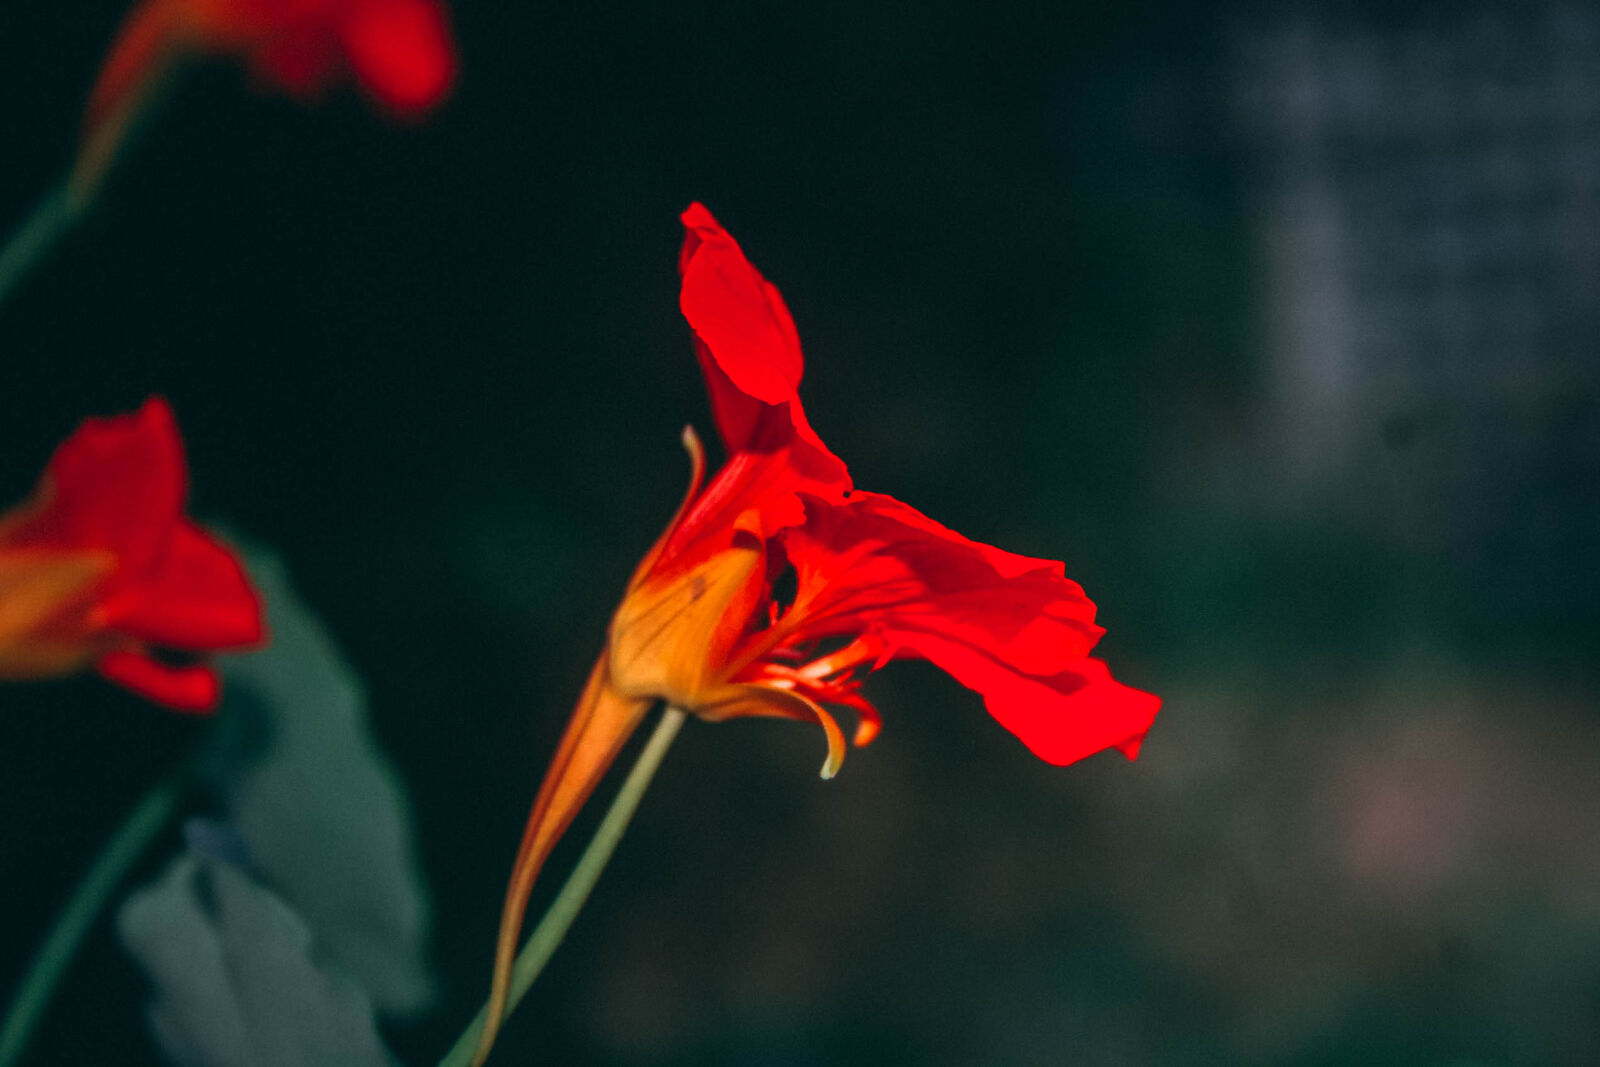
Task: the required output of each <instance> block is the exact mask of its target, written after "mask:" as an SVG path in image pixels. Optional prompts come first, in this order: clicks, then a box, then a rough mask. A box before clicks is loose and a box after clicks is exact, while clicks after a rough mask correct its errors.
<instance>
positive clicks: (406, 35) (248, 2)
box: [86, 0, 456, 131]
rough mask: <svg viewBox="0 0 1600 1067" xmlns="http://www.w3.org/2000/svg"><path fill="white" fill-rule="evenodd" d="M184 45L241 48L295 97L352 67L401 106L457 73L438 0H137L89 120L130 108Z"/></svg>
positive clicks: (428, 95) (404, 110)
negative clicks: (138, 0)
mask: <svg viewBox="0 0 1600 1067" xmlns="http://www.w3.org/2000/svg"><path fill="white" fill-rule="evenodd" d="M184 53H222V54H226V55H232V56H237V57H238V58H240V59H241V60H243V61H244V62H245V63H246V64H247V65H248V66H249V68H250V69H251V71H252V72H253V73H254V74H256V75H257V76H258V77H260V78H262V79H263V80H264V81H266V82H269V83H270V84H272V85H275V86H277V87H279V88H281V89H283V90H284V91H286V92H289V93H291V94H293V95H295V96H300V97H312V96H315V95H317V94H318V93H320V92H322V91H323V90H324V89H325V88H326V87H327V86H328V85H329V84H330V83H331V82H332V81H333V80H334V79H335V78H336V77H337V76H339V75H341V74H343V73H345V72H348V73H349V74H351V75H352V76H353V77H354V78H355V80H356V81H357V82H358V83H359V84H360V85H361V87H362V88H363V89H365V90H366V91H367V92H368V93H370V94H371V95H372V97H373V98H374V99H375V100H377V101H378V102H379V103H380V104H382V105H383V106H384V107H386V108H388V109H389V110H390V111H393V112H395V113H397V114H400V115H415V114H419V113H421V112H423V111H426V110H428V109H429V108H431V107H433V106H434V105H435V104H437V103H439V102H440V101H441V100H442V99H444V96H445V94H446V93H447V92H448V91H449V89H450V85H451V83H452V82H453V81H454V79H455V74H456V50H455V43H454V41H453V39H452V38H451V35H450V26H449V20H448V19H447V17H446V15H445V10H444V8H443V6H442V5H441V4H440V3H439V0H142V2H141V3H139V4H138V6H137V7H135V8H134V9H133V11H132V12H131V13H130V14H129V15H128V18H127V20H126V21H125V22H124V23H123V26H122V30H121V32H120V33H119V34H118V35H117V39H116V41H115V42H114V43H113V44H112V46H111V52H110V54H109V55H108V56H107V57H106V62H105V65H104V66H103V67H102V68H101V71H100V77H99V79H98V80H97V81H96V83H95V87H94V90H93V92H91V94H90V97H89V108H88V115H87V122H86V126H87V128H88V129H89V130H90V131H94V130H96V129H98V128H99V127H101V126H102V124H104V123H106V122H107V121H108V120H111V119H113V118H115V117H116V116H117V115H118V113H119V112H122V111H124V110H126V109H128V108H130V107H131V105H132V104H133V103H134V102H135V101H137V100H138V99H139V98H141V97H142V96H143V95H144V93H145V91H146V90H147V89H148V88H149V87H150V86H151V84H152V83H153V82H154V81H155V79H156V76H157V75H159V74H160V73H161V72H163V71H164V70H166V69H167V67H168V66H169V65H170V63H171V62H172V61H173V60H174V59H176V58H177V57H179V56H180V55H182V54H184ZM120 124H121V123H120V120H119V121H117V122H115V123H113V125H116V126H120Z"/></svg>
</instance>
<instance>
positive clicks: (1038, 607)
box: [480, 204, 1160, 1055]
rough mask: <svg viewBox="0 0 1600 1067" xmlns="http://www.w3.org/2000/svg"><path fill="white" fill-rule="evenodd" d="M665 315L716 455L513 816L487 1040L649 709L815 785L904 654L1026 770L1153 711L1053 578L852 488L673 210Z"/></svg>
mask: <svg viewBox="0 0 1600 1067" xmlns="http://www.w3.org/2000/svg"><path fill="white" fill-rule="evenodd" d="M683 223H684V226H685V227H686V229H687V234H686V236H685V240H684V245H683V251H682V254H681V256H680V260H679V269H680V271H681V273H682V275H683V288H682V294H681V298H680V303H681V307H682V309H683V314H684V316H685V318H687V319H688V321H689V326H690V327H691V329H692V330H693V331H694V339H695V348H696V351H697V353H698V355H699V360H700V368H701V370H702V372H703V373H704V376H705V380H706V386H707V389H708V390H709V392H710V396H711V406H712V411H713V414H714V415H715V417H716V422H717V427H718V429H719V430H720V431H721V436H722V441H723V444H724V446H725V447H726V449H727V452H728V460H727V462H726V463H725V464H724V465H723V467H722V469H721V470H720V471H718V472H717V474H716V476H715V477H714V478H712V480H711V482H710V484H709V485H707V486H705V488H704V489H703V490H702V488H701V479H702V476H703V472H704V466H705V464H704V458H703V454H702V451H701V448H700V445H699V442H698V441H697V440H696V439H695V437H694V435H693V432H692V431H686V433H685V444H686V445H687V447H688V449H689V452H690V455H691V458H692V460H693V476H692V478H691V481H690V486H689V491H688V495H687V496H686V497H685V499H684V502H683V505H682V506H681V508H680V509H679V513H678V515H677V516H676V517H675V518H674V519H673V520H672V522H671V523H670V524H669V525H668V527H667V529H666V531H665V532H664V533H663V534H662V535H661V538H660V539H659V540H658V541H657V542H656V544H655V546H654V547H653V548H651V549H650V551H649V552H648V553H646V555H645V558H644V560H643V562H641V563H640V564H639V567H638V569H637V570H636V571H635V573H634V575H633V579H632V581H630V582H629V583H628V588H627V591H626V593H625V594H624V596H623V599H622V603H621V605H620V606H619V607H618V609H617V611H616V614H615V615H614V616H613V618H612V622H611V627H610V635H609V641H608V642H607V646H606V649H605V651H604V653H602V655H601V657H600V660H599V662H598V663H597V664H596V665H595V667H594V670H593V672H592V673H591V675H590V678H589V683H588V686H587V688H586V689H585V692H584V694H583V697H582V698H581V699H580V700H579V703H578V708H577V711H576V712H575V713H574V715H573V718H572V721H571V723H570V724H569V725H568V727H567V730H566V733H565V735H564V736H563V738H562V740H561V743H560V746H559V748H558V750H557V752H556V755H555V758H554V759H553V760H552V762H551V764H550V770H549V771H548V772H547V773H546V776H545V780H544V782H543V784H542V785H541V787H540V790H539V794H538V797H537V799H536V800H535V802H534V807H533V813H532V815H531V816H530V818H529V821H528V825H527V829H526V831H525V833H524V837H523V841H522V847H521V849H520V851H519V854H518V856H517V860H516V864H515V868H514V870H513V874H512V881H511V885H510V888H509V889H508V891H507V896H506V904H505V910H504V913H503V917H502V926H501V931H500V941H499V945H498V954H497V958H496V967H495V985H494V990H493V993H492V995H491V1002H490V1004H491V1007H490V1015H489V1025H488V1026H487V1027H486V1028H485V1031H484V1034H485V1036H484V1041H483V1043H482V1044H481V1045H480V1050H481V1051H480V1055H481V1052H482V1051H486V1050H487V1048H488V1045H489V1043H490V1042H491V1041H492V1040H493V1036H494V1030H495V1027H496V1026H497V1025H498V1022H499V1018H500V1014H501V1010H502V1007H503V1003H504V997H505V993H506V989H507V983H508V978H509V972H510V965H511V961H512V958H513V955H514V950H515V946H516V939H517V934H518V931H519V930H520V928H521V924H522V917H523V909H524V908H525V906H526V901H527V897H528V892H529V890H530V889H531V887H532V884H533V879H534V877H535V876H536V874H537V873H538V870H539V867H540V866H541V865H542V864H543V862H544V860H545V857H546V856H547V855H548V854H549V852H550V849H551V848H552V847H553V846H554V844H555V841H556V839H557V838H558V837H559V836H560V835H561V834H562V832H563V831H564V830H565V829H566V827H567V826H568V825H569V824H570V822H571V820H572V818H573V816H574V815H575V814H576V812H577V811H578V809H579V807H581V805H582V804H583V802H584V801H585V800H586V799H587V798H588V796H589V794H590V793H591V792H592V791H593V789H594V787H595V785H596V783H597V782H598V781H599V779H600V777H601V776H602V775H603V774H604V772H605V770H606V768H607V767H608V766H609V765H610V763H611V761H612V760H613V759H614V758H615V757H616V754H617V752H618V751H619V750H620V748H621V747H622V745H623V743H624V742H625V741H626V740H627V739H628V737H629V736H630V735H631V734H632V732H633V730H634V729H635V727H636V726H637V725H638V723H639V721H640V719H641V718H642V716H643V715H644V713H645V711H646V710H647V709H648V708H649V707H650V705H651V704H653V703H654V702H656V701H658V700H660V701H665V702H667V703H668V704H670V705H673V706H676V707H678V708H681V709H683V710H685V711H689V712H693V713H694V714H696V715H698V716H699V717H700V718H702V719H708V720H711V721H721V720H725V719H731V718H737V717H743V716H760V717H775V718H788V719H799V720H803V721H807V722H814V723H817V724H819V725H820V726H821V727H822V729H823V730H824V732H825V734H826V737H827V743H828V755H827V759H826V761H825V762H824V764H823V768H822V774H823V777H831V776H832V775H833V773H834V772H835V771H836V770H837V769H838V767H839V764H840V762H841V761H842V760H843V758H844V752H845V742H844V735H843V734H842V732H841V731H840V730H839V727H838V726H837V725H836V723H835V722H834V719H833V716H832V715H831V714H830V713H829V712H828V711H827V710H826V709H825V705H829V704H832V705H837V706H842V707H846V708H850V709H852V710H854V711H855V712H856V713H857V716H858V722H857V726H856V730H855V742H856V744H858V745H862V744H866V743H867V742H868V741H870V740H871V739H872V738H873V737H874V736H875V735H876V734H877V732H878V725H879V718H878V714H877V712H876V710H874V708H873V707H872V705H871V704H869V703H868V702H867V700H866V699H865V697H863V696H862V694H861V692H860V675H861V674H863V673H866V672H869V671H872V670H875V669H877V668H878V667H880V666H882V665H883V664H884V663H886V662H888V661H889V660H892V659H924V660H928V661H930V662H932V663H933V664H934V665H936V666H938V667H940V668H942V669H943V670H944V671H945V672H947V673H948V674H950V675H951V676H952V677H954V678H955V679H956V680H957V681H959V682H961V683H962V684H963V685H965V686H967V687H968V688H970V689H973V690H976V691H977V692H979V693H981V694H982V695H983V698H984V703H985V704H986V706H987V707H988V709H989V713H990V714H991V715H993V716H994V717H995V719H997V720H998V721H999V722H1000V723H1001V725H1003V726H1004V727H1005V728H1006V729H1008V730H1010V731H1011V732H1012V733H1014V734H1015V735H1016V736H1017V737H1018V738H1019V739H1021V741H1022V742H1023V744H1025V745H1027V746H1028V748H1029V749H1031V750H1032V751H1033V752H1034V753H1035V754H1036V755H1038V756H1040V757H1041V758H1043V759H1045V760H1047V761H1049V762H1051V763H1056V764H1066V763H1071V762H1073V761H1074V760H1078V759H1082V758H1083V757H1085V756H1088V755H1091V754H1093V753H1095V752H1099V751H1101V750H1103V749H1107V748H1115V749H1118V750H1120V751H1121V752H1123V753H1124V754H1125V755H1127V756H1129V757H1130V758H1131V757H1133V756H1134V755H1135V754H1136V753H1137V752H1138V749H1139V744H1140V741H1141V740H1142V739H1143V737H1144V734H1145V731H1146V730H1148V729H1149V727H1150V724H1151V722H1152V720H1153V719H1154V718H1155V714H1156V711H1157V709H1158V708H1159V706H1160V700H1159V699H1158V698H1156V697H1154V696H1152V695H1151V694H1149V693H1144V692H1140V691H1139V690H1136V689H1131V688H1129V687H1127V686H1124V685H1122V684H1121V683H1119V682H1116V681H1114V680H1113V679H1112V677H1111V674H1110V672H1109V671H1108V670H1107V669H1106V666H1105V664H1104V663H1102V662H1101V661H1099V660H1097V659H1093V658H1091V657H1090V656H1089V651H1090V649H1091V648H1093V647H1094V644H1095V642H1096V641H1097V640H1099V638H1100V635H1101V633H1102V632H1103V631H1102V630H1101V629H1100V627H1098V626H1096V625H1095V624H1094V605H1093V604H1092V603H1091V602H1090V601H1089V599H1088V598H1087V597H1086V596H1085V595H1084V593H1083V590H1082V588H1080V587H1079V586H1078V584H1077V583H1076V582H1073V581H1071V580H1070V579H1068V578H1067V577H1066V576H1065V575H1064V573H1063V569H1062V565H1061V564H1060V563H1056V562H1052V561H1050V560H1041V559H1031V558H1029V557H1026V556H1019V555H1015V554H1013V553H1010V552H1006V551H1003V550H1001V549H998V548H993V547H991V546H989V545H985V544H980V543H978V542H976V541H970V540H968V539H967V538H965V537H962V536H961V535H960V534H958V533H955V532H954V531H952V530H948V529H946V528H945V527H943V526H941V525H939V524H938V523H936V522H934V521H933V520H932V519H929V518H927V517H926V516H924V515H923V514H921V513H920V512H918V511H916V510H915V509H913V508H911V507H909V506H907V505H905V504H902V503H900V502H899V501H898V500H895V499H894V498H892V497H888V496H883V495H881V494H877V493H868V492H863V491H860V490H855V489H853V488H852V487H851V482H850V476H849V473H848V472H847V471H846V469H845V465H844V463H843V462H841V461H840V460H839V458H838V457H836V456H835V455H834V454H833V453H832V452H830V451H829V450H828V448H827V446H826V445H824V444H823V443H822V441H821V439H820V438H818V436H817V434H816V432H815V431H814V430H813V429H812V428H811V425H810V423H808V422H807V420H806V416H805V412H804V411H803V410H802V408H801V406H800V397H799V392H798V390H799V386H800V378H801V373H802V370H803V366H804V364H803V361H802V358H801V354H800V342H799V337H798V335H797V334H796V332H795V327H794V322H793V320H792V319H791V318H790V317H789V312H788V309H787V308H786V307H785V306H784V302H783V298H782V297H781V296H780V295H779V293H778V290H777V289H776V288H774V287H773V286H772V285H771V284H770V283H768V282H767V281H766V280H765V279H764V278H762V276H761V275H760V274H759V273H758V272H757V271H756V269H755V268H754V267H753V266H751V265H750V263H749V261H748V260H746V259H745V256H744V253H743V252H742V251H741V250H740V248H739V246H738V244H736V243H735V242H734V240H733V238H732V237H730V236H729V235H728V234H727V232H726V231H724V230H723V229H722V227H721V226H719V225H718V224H717V221H716V220H715V219H714V218H712V216H711V213H710V212H709V211H707V210H706V209H705V208H704V207H702V206H701V205H699V204H694V205H692V206H691V207H690V208H689V209H688V210H687V211H686V212H684V214H683Z"/></svg>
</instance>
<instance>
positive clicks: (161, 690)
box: [95, 651, 222, 713]
mask: <svg viewBox="0 0 1600 1067" xmlns="http://www.w3.org/2000/svg"><path fill="white" fill-rule="evenodd" d="M95 670H97V671H99V672H100V676H101V677H102V678H105V679H106V680H107V681H109V682H115V683H116V684H117V685H120V686H122V687H123V688H125V689H128V690H131V691H132V692H134V693H137V694H139V695H140V696H142V697H145V698H146V699H149V700H153V701H155V702H156V703H157V704H164V705H165V706H167V707H169V708H171V709H173V710H174V711H190V712H197V713H205V712H212V711H215V710H217V704H218V703H219V702H220V701H221V697H222V684H221V683H220V682H219V681H218V680H217V675H216V672H215V671H213V670H212V669H211V668H210V667H201V666H187V667H176V666H172V665H170V664H166V663H158V662H156V661H155V660H153V659H151V658H150V657H149V656H147V655H144V654H143V653H139V652H130V651H119V652H108V653H107V654H106V655H104V656H101V657H100V660H99V662H97V663H96V664H95Z"/></svg>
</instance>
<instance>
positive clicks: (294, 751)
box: [206, 550, 432, 1015]
mask: <svg viewBox="0 0 1600 1067" xmlns="http://www.w3.org/2000/svg"><path fill="white" fill-rule="evenodd" d="M247 558H248V560H249V565H250V571H251V575H252V576H253V577H254V578H255V580H256V584H257V585H258V586H259V588H260V589H261V592H262V594H263V596H264V597H265V599H266V603H267V621H268V626H269V628H270V631H271V643H270V644H269V645H268V646H267V647H266V648H265V649H264V650H262V651H260V652H254V653H251V654H248V655H244V656H236V657H230V658H229V659H228V660H227V661H225V663H224V665H223V671H224V676H225V690H224V693H225V696H224V703H223V706H222V709H221V712H220V714H219V727H220V732H219V735H218V738H217V744H216V745H215V747H214V749H213V752H212V754H211V759H210V760H209V761H208V763H207V767H206V774H207V777H208V778H209V779H210V781H211V782H212V784H213V787H214V788H215V790H216V791H217V793H218V795H219V797H220V799H221V801H222V805H223V808H224V811H225V813H226V817H227V822H228V823H229V825H230V826H231V827H232V828H233V829H234V830H236V831H237V832H238V833H239V835H240V836H242V837H243V838H244V839H245V841H247V842H248V843H249V847H250V855H251V857H252V860H253V864H254V869H255V870H256V871H258V872H259V873H260V874H261V875H262V876H263V877H264V878H265V879H266V880H267V881H268V882H269V883H270V884H271V885H272V886H274V887H275V888H276V889H277V890H278V892H280V893H281V894H282V896H283V898H284V899H285V900H286V901H287V902H288V903H289V904H291V905H292V906H293V907H294V909H295V910H296V911H297V912H298V913H299V914H300V915H301V916H303V917H304V919H305V921H306V923H307V925H309V927H310V928H311V930H312V931H313V933H314V934H315V937H316V941H317V945H318V948H319V951H322V952H325V953H326V954H327V956H328V958H329V959H330V960H331V961H332V962H333V963H335V964H337V965H338V966H339V967H340V968H342V969H343V970H344V971H345V972H347V973H348V974H349V975H350V976H351V977H352V978H353V979H354V980H355V981H356V982H357V983H358V984H359V985H360V986H361V987H362V988H363V989H365V990H366V991H367V992H368V993H370V994H371V996H372V999H373V1002H374V1003H375V1004H376V1005H377V1007H378V1009H379V1010H380V1011H383V1012H386V1013H390V1014H397V1015H403V1014H407V1013H411V1012H414V1011H416V1010H418V1009H420V1008H422V1007H424V1006H425V1005H426V1004H427V1003H428V1001H429V999H430V997H431V995H432V984H431V980H430V977H429V973H428V968H427V965H426V960H425V955H426V944H427V936H428V927H429V915H428V902H427V896H426V891H425V888H424V884H423V880H422V876H421V873H420V871H419V869H418V866H417V859H416V848H415V844H414V841H413V836H412V830H411V825H410V820H409V817H408V810H407V804H406V798H405V795H404V792H403V790H402V787H401V783H400V779H399V776H398V775H397V774H396V773H395V770H394V768H393V767H392V766H391V765H390V763H389V761H388V759H387V758H386V757H385V756H384V755H383V754H382V753H380V752H379V751H378V750H377V748H376V747H375V745H374V743H373V740H372V737H371V735H370V734H369V732H368V723H367V712H366V697H365V694H364V693H363V690H362V686H361V683H360V681H359V679H358V678H356V676H355V674H354V673H353V672H352V671H351V670H350V668H349V666H348V665H346V664H345V662H344V661H343V659H342V658H341V657H340V655H339V653H338V651H337V650H336V649H335V648H334V645H333V642H332V641H331V640H330V638H329V637H328V635H327V633H326V632H325V631H324V630H323V628H322V626H321V625H320V624H319V623H318V621H317V620H316V619H315V618H313V617H312V616H311V614H310V612H309V611H307V609H306V607H305V606H304V605H303V604H302V603H301V602H300V600H299V598H298V597H297V596H296V595H295V594H294V592H293V590H292V589H291V588H290V586H289V581H288V578H287V576H286V574H285V571H284V567H283V565H282V564H281V563H280V562H279V561H278V560H277V559H276V558H275V557H273V556H272V555H270V554H269V553H265V552H262V551H259V550H256V551H250V552H248V553H247Z"/></svg>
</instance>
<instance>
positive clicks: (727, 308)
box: [678, 203, 850, 488]
mask: <svg viewBox="0 0 1600 1067" xmlns="http://www.w3.org/2000/svg"><path fill="white" fill-rule="evenodd" d="M683 225H684V230H685V233H684V239H683V250H682V252H681V253H680V254H679V257H678V269H679V271H680V273H682V275H683V290H682V293H681V295H680V297H679V306H680V307H681V308H682V309H683V316H684V318H685V319H687V320H688V321H689V326H690V328H691V329H693V330H694V337H695V351H696V353H697V354H698V355H699V357H700V368H701V371H702V372H703V373H704V375H705V379H706V389H707V391H708V392H709V393H710V394H711V408H712V413H713V414H714V415H715V416H716V420H717V428H718V430H720V431H721V433H722V441H723V444H724V445H725V446H726V447H727V449H728V452H729V453H730V454H731V453H736V452H741V451H753V452H773V451H777V450H779V449H782V448H786V447H791V446H792V457H791V462H792V463H793V464H794V466H795V467H796V468H797V469H798V470H799V471H800V472H801V473H802V474H803V475H804V476H805V477H807V478H808V479H811V480H813V481H815V482H817V483H818V484H819V485H824V484H831V485H837V486H839V487H840V488H848V487H849V478H850V476H849V472H848V471H847V470H846V469H845V465H844V463H843V461H841V460H840V459H839V457H837V456H835V455H834V454H833V453H832V452H830V451H829V450H828V447H827V446H826V445H824V444H823V443H822V440H821V438H819V437H818V436H817V434H816V431H815V430H813V429H812V428H811V424H810V423H809V422H807V421H806V415H805V411H804V410H803V409H802V408H801V406H800V394H799V388H800V378H801V376H802V375H803V374H804V372H805V361H804V359H803V358H802V357H801V355H800V338H799V335H798V334H797V333H796V332H795V327H794V320H793V319H792V318H791V317H790V315H789V309H788V307H787V306H786V305H785V304H784V302H783V297H782V296H781V295H780V294H779V293H778V290H777V288H776V287H775V286H773V285H772V284H771V283H770V282H768V281H767V280H766V279H765V278H763V277H762V276H761V274H760V272H759V271H757V270H756V269H755V267H753V266H751V264H750V261H749V260H748V259H746V258H745V255H744V251H743V250H742V249H741V248H740V247H739V244H738V242H737V241H735V240H734V239H733V238H732V237H730V236H729V235H728V232H727V231H726V230H724V229H723V228H722V226H721V225H720V224H718V222H717V220H716V219H715V218H713V217H712V215H711V212H709V211H707V210H706V209H705V207H704V206H703V205H701V204H698V203H695V204H690V205H689V208H688V210H686V211H685V212H684V213H683Z"/></svg>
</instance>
